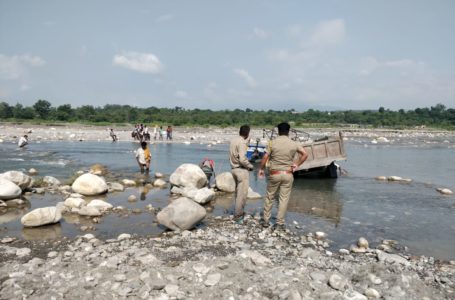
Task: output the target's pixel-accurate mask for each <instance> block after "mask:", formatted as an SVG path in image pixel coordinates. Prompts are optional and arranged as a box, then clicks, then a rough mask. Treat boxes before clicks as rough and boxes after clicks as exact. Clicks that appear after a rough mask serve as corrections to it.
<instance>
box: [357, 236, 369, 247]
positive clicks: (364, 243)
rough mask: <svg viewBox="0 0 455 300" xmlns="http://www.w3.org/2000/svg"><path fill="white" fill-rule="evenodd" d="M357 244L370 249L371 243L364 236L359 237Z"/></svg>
mask: <svg viewBox="0 0 455 300" xmlns="http://www.w3.org/2000/svg"><path fill="white" fill-rule="evenodd" d="M357 246H359V247H360V248H364V249H368V246H369V245H368V241H367V239H366V238H364V237H361V238H359V240H358V241H357Z"/></svg>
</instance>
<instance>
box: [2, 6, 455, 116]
mask: <svg viewBox="0 0 455 300" xmlns="http://www.w3.org/2000/svg"><path fill="white" fill-rule="evenodd" d="M38 99H45V100H48V101H49V102H51V103H52V105H53V106H59V105H63V104H71V105H72V106H73V107H78V106H81V105H94V106H104V105H105V104H128V105H131V106H137V107H151V106H155V107H169V108H171V107H175V106H180V107H183V108H187V109H193V108H199V109H212V110H223V109H236V108H239V109H246V108H250V109H255V110H269V109H272V110H288V109H295V110H297V111H304V110H307V109H310V108H312V109H320V110H338V109H354V110H355V109H378V108H379V107H381V106H382V107H385V108H389V109H392V110H398V109H401V108H403V109H414V108H417V107H430V106H434V105H436V104H437V103H442V104H444V105H445V106H446V107H448V108H455V1H453V0H427V1H424V0H377V1H373V0H321V1H306V0H295V1H292V0H289V1H287V0H282V1H275V0H273V1H272V0H263V1H259V0H249V1H240V0H229V1H217V0H193V1H176V0H163V1H154V0H150V1H139V0H137V1H126V0H125V1H123V0H122V1H120V0H111V1H104V0H78V1H67V0H55V1H51V0H40V1H32V0H30V1H23V0H0V102H2V101H4V102H7V103H9V104H11V105H15V104H16V103H21V104H23V105H25V106H30V105H33V104H34V103H35V102H36V101H37V100H38Z"/></svg>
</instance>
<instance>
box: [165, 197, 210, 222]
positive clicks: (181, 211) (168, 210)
mask: <svg viewBox="0 0 455 300" xmlns="http://www.w3.org/2000/svg"><path fill="white" fill-rule="evenodd" d="M206 214H207V213H206V211H205V209H204V208H203V207H202V206H201V205H199V204H197V203H196V202H194V201H193V200H190V199H188V198H185V197H182V198H178V199H176V200H174V201H173V202H172V203H171V204H169V205H168V206H166V207H165V208H163V210H161V211H160V212H159V213H158V215H157V220H158V222H159V223H160V224H162V225H164V226H166V227H167V228H169V229H172V230H179V229H180V230H188V229H191V228H193V227H194V225H196V224H197V223H198V222H200V221H201V220H202V219H204V218H205V215H206Z"/></svg>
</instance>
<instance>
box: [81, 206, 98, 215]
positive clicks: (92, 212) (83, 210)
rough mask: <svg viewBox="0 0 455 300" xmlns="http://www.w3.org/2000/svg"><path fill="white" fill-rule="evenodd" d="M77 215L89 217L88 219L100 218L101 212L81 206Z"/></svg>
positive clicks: (90, 207) (92, 207) (91, 207)
mask: <svg viewBox="0 0 455 300" xmlns="http://www.w3.org/2000/svg"><path fill="white" fill-rule="evenodd" d="M78 214H79V215H81V216H89V217H97V216H101V212H100V211H99V210H98V208H96V207H94V206H83V207H82V208H81V209H80V210H79V211H78Z"/></svg>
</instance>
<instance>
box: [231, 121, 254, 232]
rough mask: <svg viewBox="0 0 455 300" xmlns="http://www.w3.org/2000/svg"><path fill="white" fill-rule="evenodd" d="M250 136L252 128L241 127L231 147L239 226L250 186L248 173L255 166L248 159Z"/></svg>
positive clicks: (236, 217)
mask: <svg viewBox="0 0 455 300" xmlns="http://www.w3.org/2000/svg"><path fill="white" fill-rule="evenodd" d="M249 135H250V126H248V125H243V126H241V127H240V131H239V136H238V137H235V138H233V139H232V140H231V142H230V145H229V161H230V163H231V173H232V176H233V177H234V181H235V211H234V221H235V222H237V223H238V224H243V215H244V214H245V212H244V208H245V204H246V198H247V196H248V188H249V186H250V174H249V172H248V171H252V170H253V165H252V164H251V163H250V162H249V161H248V158H247V157H246V152H247V149H248V136H249Z"/></svg>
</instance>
